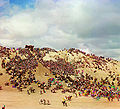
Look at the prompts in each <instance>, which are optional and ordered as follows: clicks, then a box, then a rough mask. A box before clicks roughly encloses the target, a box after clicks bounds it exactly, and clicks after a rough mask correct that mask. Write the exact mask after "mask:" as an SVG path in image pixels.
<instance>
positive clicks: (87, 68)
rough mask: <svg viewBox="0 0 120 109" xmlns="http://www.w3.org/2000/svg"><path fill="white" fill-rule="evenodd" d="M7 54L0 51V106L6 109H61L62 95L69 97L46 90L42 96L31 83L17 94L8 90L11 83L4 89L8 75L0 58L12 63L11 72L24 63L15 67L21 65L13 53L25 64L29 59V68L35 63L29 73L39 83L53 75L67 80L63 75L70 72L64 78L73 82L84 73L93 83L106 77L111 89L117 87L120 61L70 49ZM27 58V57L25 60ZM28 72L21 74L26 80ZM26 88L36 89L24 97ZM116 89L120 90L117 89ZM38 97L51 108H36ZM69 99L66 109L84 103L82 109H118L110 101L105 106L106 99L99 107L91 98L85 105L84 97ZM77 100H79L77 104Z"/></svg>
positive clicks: (12, 89)
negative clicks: (0, 88) (49, 104)
mask: <svg viewBox="0 0 120 109" xmlns="http://www.w3.org/2000/svg"><path fill="white" fill-rule="evenodd" d="M0 50H1V51H3V48H2V49H0ZM7 53H8V51H5V53H4V52H0V56H1V55H3V56H1V57H0V73H3V75H2V76H0V86H2V88H3V90H0V96H1V97H0V98H1V99H0V105H2V104H4V103H5V104H6V105H7V106H8V107H9V109H16V108H18V109H21V108H22V109H27V108H29V109H40V108H41V109H42V108H43V109H44V108H47V109H51V108H58V109H62V108H63V107H62V105H61V100H62V99H63V97H64V96H65V95H69V93H67V94H63V95H61V92H60V91H57V94H56V95H55V94H53V93H52V94H51V93H50V90H48V91H47V93H46V94H43V95H40V94H39V91H40V88H38V87H37V84H35V83H31V84H30V85H29V86H27V88H24V89H23V92H20V93H18V92H19V91H18V90H17V89H16V88H12V85H13V84H10V86H5V83H6V82H9V83H10V78H11V75H9V74H7V73H6V69H7V68H2V66H1V64H2V61H3V59H5V64H7V62H8V63H9V62H10V61H11V59H13V60H14V59H15V60H16V61H15V62H14V61H13V62H11V63H10V64H11V65H12V69H14V68H15V67H16V66H17V65H19V66H20V67H24V64H25V63H22V64H19V62H20V63H21V61H18V60H19V59H16V58H15V56H16V54H17V56H20V57H21V60H22V61H24V62H27V61H26V60H30V62H28V63H29V64H30V63H31V64H30V66H31V68H33V64H34V62H35V63H36V62H37V63H38V65H37V67H35V69H34V70H33V71H32V74H35V78H36V80H39V81H40V82H45V83H47V81H48V79H49V78H55V75H56V76H57V77H59V76H64V77H65V78H66V77H67V75H66V72H69V71H70V72H69V73H68V76H70V77H71V78H72V79H73V80H76V79H77V77H80V76H81V73H82V72H83V74H84V76H85V75H86V73H87V74H88V75H90V76H91V77H93V80H94V79H95V78H97V79H98V81H101V79H103V80H104V79H105V78H106V77H108V80H109V81H110V84H112V82H113V83H114V84H115V86H118V80H117V78H120V72H119V71H120V62H119V61H117V60H113V59H110V58H104V57H98V56H95V55H94V54H86V53H85V52H82V51H80V50H78V49H74V48H72V49H69V50H67V49H64V50H60V51H56V50H54V49H51V48H41V49H40V48H34V50H33V51H32V50H30V49H25V48H23V49H21V50H19V49H17V50H16V49H12V50H11V49H10V50H9V53H10V55H9V56H8V54H7ZM29 55H30V56H31V57H29ZM55 65H58V66H59V68H58V69H57V67H56V66H55ZM55 68H56V69H55ZM66 69H67V70H66ZM28 72H29V70H27V71H26V73H25V74H24V75H25V77H26V78H29V77H28V76H29V75H28ZM53 73H55V75H53ZM45 74H47V76H45ZM15 79H16V78H15ZM113 79H115V80H113ZM119 80H120V79H119ZM61 82H62V83H63V87H64V88H67V84H68V83H71V82H70V81H69V80H68V83H66V82H65V81H61ZM30 87H34V88H35V89H36V93H35V94H31V95H30V96H28V95H27V90H28V89H29V88H30ZM118 87H119V88H120V86H118ZM52 88H53V87H51V88H50V89H52ZM6 93H7V94H6ZM4 95H5V96H4ZM71 95H73V94H71ZM40 98H45V99H49V100H50V101H51V103H52V104H53V105H51V106H48V107H47V106H46V107H44V106H43V105H42V106H39V103H38V101H39V99H40ZM11 99H13V101H11ZM73 99H74V101H71V102H70V103H69V105H70V106H71V107H69V108H71V109H74V108H76V109H77V108H80V107H81V109H84V108H85V106H84V105H85V103H87V104H88V107H86V109H88V108H89V107H90V108H89V109H91V108H92V107H94V108H93V109H96V108H98V109H101V108H103V107H105V109H108V108H111V109H113V108H115V105H116V108H115V109H119V107H120V105H119V104H118V102H117V101H115V102H114V103H115V105H114V104H111V105H109V104H107V103H108V102H106V100H104V99H102V100H101V101H100V102H99V103H105V104H104V105H103V106H102V107H101V105H99V103H98V102H96V101H95V100H92V99H91V98H88V99H89V102H87V101H88V100H87V99H86V98H84V97H82V98H81V99H80V98H77V99H75V96H74V95H73ZM79 101H81V103H80V102H79ZM11 102H12V104H11ZM78 103H79V104H78ZM94 103H95V104H94ZM13 104H14V105H13ZM25 104H26V106H25ZM97 105H98V106H97ZM20 106H21V107H20ZM107 106H108V107H107ZM34 107H35V108H34Z"/></svg>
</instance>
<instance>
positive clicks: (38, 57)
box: [0, 46, 120, 105]
mask: <svg viewBox="0 0 120 109" xmlns="http://www.w3.org/2000/svg"><path fill="white" fill-rule="evenodd" d="M31 47H32V48H31ZM50 51H52V52H57V51H56V50H54V49H50V48H41V49H39V48H34V47H33V46H30V47H29V46H26V47H25V48H24V49H22V48H18V49H13V50H11V49H9V48H6V47H0V56H1V57H7V58H8V59H9V61H8V60H7V61H6V58H2V64H1V66H2V68H5V69H6V73H7V74H9V75H11V77H10V79H9V80H10V83H11V84H13V87H14V88H18V89H19V90H20V91H22V89H23V88H27V87H28V86H29V85H31V84H32V83H33V82H34V83H36V84H37V85H38V87H39V88H41V89H42V91H41V90H40V94H43V93H46V90H49V89H50V87H51V86H53V85H56V87H55V88H53V89H51V92H52V93H56V90H58V89H62V91H61V92H62V93H65V92H69V93H73V94H75V96H76V97H77V96H91V97H93V98H95V99H97V100H99V99H100V98H101V97H104V98H107V99H108V100H109V101H113V99H114V98H117V100H118V101H119V99H120V89H119V88H118V87H117V86H120V77H119V75H115V77H114V75H112V72H111V71H109V68H108V67H107V63H108V62H112V60H111V59H110V58H106V59H105V58H104V57H102V56H100V57H98V56H95V55H94V54H91V55H90V54H86V53H85V52H82V51H80V50H78V49H74V48H71V49H69V50H68V51H67V52H69V53H71V54H72V53H73V52H74V53H76V54H78V53H82V54H83V55H84V57H83V59H84V61H82V60H80V61H77V62H75V63H70V62H67V61H66V60H65V59H63V58H60V57H58V58H56V59H57V61H53V60H50V61H45V60H43V57H44V56H45V55H46V54H47V53H49V52H50ZM12 52H14V53H15V56H14V57H11V56H10V55H11V54H12ZM72 55H73V54H72ZM87 57H89V58H91V60H92V62H91V63H90V62H89V61H88V60H87ZM38 62H40V63H41V64H42V65H43V66H44V67H46V68H48V69H49V70H50V72H51V73H52V74H53V75H54V76H55V78H49V79H48V82H47V83H45V82H42V81H41V82H40V81H39V80H36V78H35V72H36V68H37V67H38ZM113 64H115V63H113ZM78 67H80V68H85V67H89V68H95V69H96V70H97V69H99V70H108V71H109V73H110V77H111V78H112V79H113V81H112V82H110V81H109V80H108V77H106V78H105V79H102V78H101V80H100V81H98V80H97V78H93V77H92V76H91V75H89V74H88V73H87V72H84V71H83V70H82V71H80V70H77V68H78ZM95 72H96V71H94V73H95ZM78 74H80V75H79V76H78ZM71 76H74V77H75V79H73V78H72V77H71ZM115 80H117V82H118V84H117V86H116V85H115V83H114V81H115ZM63 82H64V83H65V84H66V85H67V89H65V88H64V86H63ZM30 92H31V93H34V92H35V90H34V89H33V88H31V89H29V90H27V93H28V95H30ZM43 101H44V104H45V103H46V101H45V100H41V103H43ZM62 103H63V104H64V105H66V103H65V100H64V101H63V102H62Z"/></svg>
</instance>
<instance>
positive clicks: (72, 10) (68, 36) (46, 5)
mask: <svg viewBox="0 0 120 109" xmlns="http://www.w3.org/2000/svg"><path fill="white" fill-rule="evenodd" d="M119 10H120V9H119V8H118V7H116V6H115V5H114V4H113V2H111V1H110V0H106V1H105V0H101V1H97V0H57V1H56V2H54V0H36V6H35V9H29V8H28V9H25V10H21V11H20V9H19V8H17V7H16V6H14V8H13V10H12V11H11V10H10V11H9V12H10V16H9V17H4V16H3V17H2V18H0V39H7V40H15V41H16V42H17V43H18V44H19V46H20V45H21V46H22V45H25V44H27V43H31V44H34V45H35V46H37V47H44V46H49V47H52V48H55V49H62V48H70V47H75V48H80V49H82V50H84V51H86V52H95V53H97V54H103V55H104V54H105V53H104V52H101V50H102V49H103V48H105V49H106V51H107V49H108V48H107V47H108V46H109V47H111V48H112V47H113V46H114V47H116V46H118V45H119V44H118V42H116V41H118V40H120V39H118V37H119V35H120V32H119V31H118V30H119V28H120V23H119V22H118V19H119V18H120V15H119ZM109 40H112V42H111V43H110V42H109ZM113 40H114V41H113ZM17 43H15V44H14V43H12V42H8V43H6V44H7V45H10V46H12V44H13V45H15V46H17V45H18V44H17ZM101 43H102V44H101ZM107 43H108V44H107ZM113 43H114V44H113ZM112 44H113V45H112ZM109 49H110V48H109ZM108 53H110V52H109V51H108V52H107V54H108ZM113 53H116V52H115V51H114V52H112V53H111V56H113ZM117 54H119V53H117ZM105 55H106V54H105Z"/></svg>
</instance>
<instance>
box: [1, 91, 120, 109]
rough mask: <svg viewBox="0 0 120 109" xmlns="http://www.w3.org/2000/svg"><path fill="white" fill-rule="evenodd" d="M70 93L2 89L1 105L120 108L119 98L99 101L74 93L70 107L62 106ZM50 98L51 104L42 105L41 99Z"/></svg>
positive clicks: (36, 108)
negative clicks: (28, 92)
mask: <svg viewBox="0 0 120 109" xmlns="http://www.w3.org/2000/svg"><path fill="white" fill-rule="evenodd" d="M65 95H70V94H68V93H66V94H61V93H60V91H57V93H56V94H54V93H51V92H50V91H47V93H45V94H43V95H39V93H38V92H36V93H35V94H31V95H27V93H26V91H23V92H18V91H15V90H14V91H6V90H1V91H0V106H2V105H3V104H5V105H6V109H66V108H68V109H120V102H118V101H117V100H115V101H113V102H108V101H107V99H101V100H99V101H97V100H95V99H92V98H91V97H78V98H76V97H75V96H74V95H73V98H72V101H70V102H68V107H63V106H62V103H61V101H62V99H63V97H64V96H65ZM41 98H44V99H49V100H50V103H51V105H42V104H41V105H40V104H39V99H41Z"/></svg>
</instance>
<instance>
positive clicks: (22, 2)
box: [9, 0, 35, 8]
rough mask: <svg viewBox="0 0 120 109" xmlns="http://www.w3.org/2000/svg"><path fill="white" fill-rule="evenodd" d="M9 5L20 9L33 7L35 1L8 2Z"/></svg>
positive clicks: (18, 0)
mask: <svg viewBox="0 0 120 109" xmlns="http://www.w3.org/2000/svg"><path fill="white" fill-rule="evenodd" d="M9 3H10V5H17V6H20V7H22V8H26V6H27V5H28V6H30V7H32V8H33V7H34V3H35V0H9Z"/></svg>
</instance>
